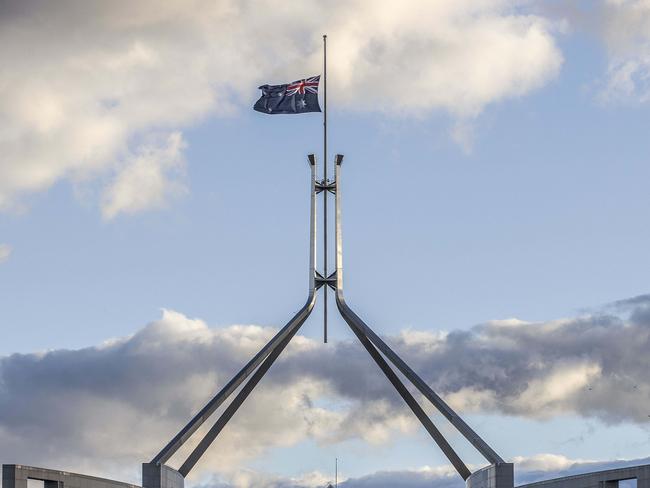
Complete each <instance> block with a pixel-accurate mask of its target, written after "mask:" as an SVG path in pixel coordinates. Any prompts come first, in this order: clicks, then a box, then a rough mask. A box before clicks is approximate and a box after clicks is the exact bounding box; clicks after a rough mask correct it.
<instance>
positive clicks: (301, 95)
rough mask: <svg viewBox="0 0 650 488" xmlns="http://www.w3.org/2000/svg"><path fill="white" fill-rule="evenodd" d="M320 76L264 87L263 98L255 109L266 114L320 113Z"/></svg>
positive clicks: (262, 87) (261, 87)
mask: <svg viewBox="0 0 650 488" xmlns="http://www.w3.org/2000/svg"><path fill="white" fill-rule="evenodd" d="M319 82H320V75H319V76H312V77H311V78H305V79H302V80H297V81H294V82H292V83H287V84H286V85H262V86H260V87H259V88H260V90H262V96H261V97H260V99H259V100H258V101H257V102H255V105H254V106H253V109H255V110H257V111H258V112H262V113H264V114H269V115H274V114H303V113H307V112H320V111H321V109H320V105H318V83H319Z"/></svg>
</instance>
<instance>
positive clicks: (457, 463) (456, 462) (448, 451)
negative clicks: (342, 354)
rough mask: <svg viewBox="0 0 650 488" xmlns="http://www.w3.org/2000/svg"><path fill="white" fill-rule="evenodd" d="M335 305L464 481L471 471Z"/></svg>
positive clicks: (362, 335)
mask: <svg viewBox="0 0 650 488" xmlns="http://www.w3.org/2000/svg"><path fill="white" fill-rule="evenodd" d="M336 303H337V305H338V306H339V311H340V312H341V315H343V318H344V319H345V321H346V322H347V323H348V325H349V326H350V329H352V332H354V334H355V335H356V336H357V338H358V339H359V341H361V344H363V347H365V348H366V351H368V353H370V355H371V356H372V358H373V359H374V360H375V362H376V363H377V366H379V367H380V368H381V370H382V371H383V372H384V374H385V375H386V377H387V378H388V380H389V381H390V382H391V383H392V385H393V387H394V388H395V389H396V390H397V392H398V393H399V394H400V395H401V397H402V398H403V399H404V401H405V402H406V404H407V405H408V406H409V407H410V408H411V410H412V411H413V413H414V414H415V416H416V417H417V418H418V420H419V421H420V423H422V425H423V426H424V428H425V429H426V430H427V432H428V433H429V435H430V436H431V437H432V438H433V440H434V441H435V442H436V444H438V447H440V449H441V450H442V452H443V453H444V454H445V456H447V459H449V461H450V462H451V464H453V466H454V468H456V471H458V473H459V474H460V475H461V477H462V478H463V479H464V480H466V479H467V478H469V475H470V474H472V473H471V471H470V470H469V469H468V468H467V466H465V463H463V461H462V460H461V459H460V457H459V456H458V454H456V452H455V451H454V449H453V448H452V447H451V446H450V445H449V443H448V442H447V439H445V438H444V437H443V435H442V434H441V433H440V431H439V430H438V429H437V428H436V426H435V425H434V424H433V422H432V421H431V419H430V418H429V416H428V415H427V414H426V412H425V411H424V410H423V409H422V407H421V406H420V404H419V403H418V402H417V401H416V400H415V398H413V395H411V393H410V392H409V391H408V390H407V389H406V386H404V383H402V382H401V380H400V379H399V378H398V377H397V375H396V374H395V372H394V371H393V370H392V369H391V367H390V366H389V365H388V363H387V362H386V360H385V359H384V358H383V357H382V356H381V354H379V351H377V349H376V348H375V346H373V345H372V344H371V343H370V341H369V340H368V338H367V337H366V336H365V335H364V334H363V332H362V331H361V329H360V328H359V327H358V325H357V324H356V323H355V318H354V317H351V316H349V315H348V313H347V310H345V309H344V308H342V307H341V304H340V303H339V301H338V299H337V302H336Z"/></svg>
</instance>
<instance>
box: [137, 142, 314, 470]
mask: <svg viewBox="0 0 650 488" xmlns="http://www.w3.org/2000/svg"><path fill="white" fill-rule="evenodd" d="M308 159H309V165H310V169H311V206H310V216H309V220H310V222H309V225H310V232H309V296H308V297H307V301H306V303H305V305H304V306H303V307H302V309H300V311H299V312H298V313H297V314H296V315H295V316H294V317H293V318H292V319H291V320H290V321H289V323H288V324H287V325H285V326H284V327H283V328H282V329H281V330H280V331H279V332H278V333H277V334H276V335H275V337H273V339H271V340H270V341H269V342H268V343H267V344H266V345H265V346H264V347H263V348H262V349H261V350H260V351H259V352H258V353H257V354H256V355H255V357H253V359H251V360H250V361H249V362H248V363H247V364H246V366H244V367H243V368H242V369H241V371H239V372H238V373H237V374H236V375H235V377H234V378H233V379H231V380H230V381H229V382H228V383H227V384H226V385H225V386H224V387H223V388H222V389H221V391H219V393H217V394H216V395H215V396H214V397H213V398H212V399H211V400H210V401H209V402H208V403H207V404H206V405H205V406H204V407H203V408H202V409H201V411H200V412H199V413H197V414H196V415H195V416H194V418H193V419H192V420H191V421H190V422H189V423H188V424H187V425H186V426H185V427H183V428H182V429H181V431H180V432H179V433H178V434H176V436H175V437H174V438H173V439H172V440H171V441H170V442H169V443H168V444H167V445H166V446H165V447H164V448H163V449H162V451H160V452H159V453H158V455H157V456H156V457H155V458H153V460H152V461H151V463H150V464H155V465H163V464H165V462H167V461H168V460H169V458H171V457H172V456H173V455H174V454H175V453H176V452H177V451H178V449H180V448H181V446H182V445H183V444H184V443H185V442H187V440H188V439H189V438H190V437H191V436H192V434H193V433H194V432H196V430H197V429H198V428H199V427H201V425H203V423H204V422H205V421H206V420H207V419H208V418H209V417H210V416H211V415H212V414H213V413H214V412H215V411H216V410H217V409H218V408H219V407H220V406H221V404H223V402H224V401H225V400H226V399H227V398H228V397H229V396H230V395H231V394H232V393H233V392H234V391H235V390H236V389H237V388H238V387H239V386H240V385H241V384H242V383H243V382H244V380H246V378H248V376H250V375H251V374H252V373H253V371H255V369H256V368H258V367H259V365H260V364H261V363H262V361H264V360H265V359H266V358H267V357H268V356H269V355H270V354H273V353H274V352H275V351H276V350H278V348H280V347H282V348H283V347H284V346H281V345H282V343H283V342H284V341H285V339H287V337H291V336H293V334H295V333H296V331H297V330H298V328H299V327H300V326H301V325H302V323H303V322H304V321H305V319H306V318H307V316H309V314H310V313H311V311H312V309H313V308H314V303H315V301H316V159H315V157H314V155H313V154H310V155H309V156H308ZM280 350H281V349H280Z"/></svg>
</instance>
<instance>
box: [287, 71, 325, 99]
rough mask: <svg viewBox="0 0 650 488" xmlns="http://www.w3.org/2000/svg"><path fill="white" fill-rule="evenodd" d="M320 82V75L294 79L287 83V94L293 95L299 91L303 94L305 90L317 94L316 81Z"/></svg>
mask: <svg viewBox="0 0 650 488" xmlns="http://www.w3.org/2000/svg"><path fill="white" fill-rule="evenodd" d="M319 82H320V75H318V76H312V77H311V78H305V79H304V80H298V81H294V82H293V83H289V84H288V85H287V95H289V96H291V95H295V94H296V93H299V94H300V95H304V94H305V92H309V93H316V94H318V83H319Z"/></svg>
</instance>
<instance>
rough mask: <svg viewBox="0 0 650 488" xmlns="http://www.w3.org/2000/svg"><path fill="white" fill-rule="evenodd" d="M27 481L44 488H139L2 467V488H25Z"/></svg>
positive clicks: (82, 476)
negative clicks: (36, 483)
mask: <svg viewBox="0 0 650 488" xmlns="http://www.w3.org/2000/svg"><path fill="white" fill-rule="evenodd" d="M28 480H39V481H43V485H44V488H140V487H139V486H137V485H131V484H129V483H122V482H121V481H113V480H108V479H105V478H97V477H96V476H88V475H85V474H77V473H68V472H67V471H56V470H54V469H45V468H35V467H33V466H21V465H19V464H3V465H2V488H27V482H28Z"/></svg>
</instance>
